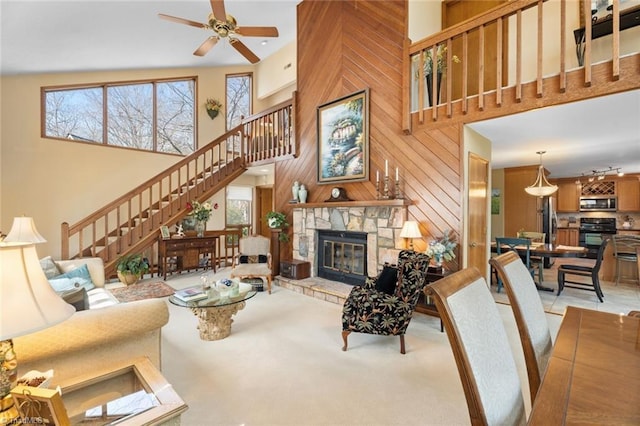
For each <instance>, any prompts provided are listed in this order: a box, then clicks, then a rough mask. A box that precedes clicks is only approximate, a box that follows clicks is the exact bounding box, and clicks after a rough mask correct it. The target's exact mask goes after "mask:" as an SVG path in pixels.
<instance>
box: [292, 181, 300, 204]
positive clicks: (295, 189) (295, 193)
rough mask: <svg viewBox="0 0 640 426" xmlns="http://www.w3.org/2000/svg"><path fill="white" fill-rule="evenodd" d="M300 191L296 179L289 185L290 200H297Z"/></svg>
mask: <svg viewBox="0 0 640 426" xmlns="http://www.w3.org/2000/svg"><path fill="white" fill-rule="evenodd" d="M299 191H300V184H299V183H298V181H295V182H293V186H292V187H291V194H292V195H293V198H292V199H291V201H298V192H299Z"/></svg>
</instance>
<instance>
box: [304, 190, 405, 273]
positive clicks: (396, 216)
mask: <svg viewBox="0 0 640 426" xmlns="http://www.w3.org/2000/svg"><path fill="white" fill-rule="evenodd" d="M349 204H353V205H349ZM365 204H366V203H365V202H362V201H357V202H353V203H340V205H336V206H331V205H330V203H322V204H320V205H318V204H307V205H304V207H303V206H301V207H296V208H294V209H293V241H292V243H293V258H294V259H300V260H306V261H308V262H310V263H311V265H312V266H311V276H312V277H316V276H317V271H318V265H317V256H316V250H317V230H320V229H326V230H332V231H357V232H365V233H366V234H367V273H368V275H370V276H374V275H376V274H377V272H378V271H379V270H381V269H382V265H383V264H384V263H385V262H389V263H394V262H395V261H396V260H397V259H398V253H399V251H400V249H401V247H403V244H404V241H403V239H402V238H400V237H399V235H400V231H401V230H402V225H403V224H404V221H405V220H406V218H407V203H406V202H404V201H402V200H395V201H390V202H389V201H386V202H385V201H382V202H376V201H372V202H370V204H371V205H365Z"/></svg>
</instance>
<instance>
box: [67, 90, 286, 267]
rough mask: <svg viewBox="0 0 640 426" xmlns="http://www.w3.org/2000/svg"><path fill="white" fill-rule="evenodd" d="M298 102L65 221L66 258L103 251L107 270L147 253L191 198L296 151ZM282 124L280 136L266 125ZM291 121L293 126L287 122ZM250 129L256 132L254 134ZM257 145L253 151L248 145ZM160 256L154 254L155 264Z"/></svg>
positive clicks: (256, 119)
mask: <svg viewBox="0 0 640 426" xmlns="http://www.w3.org/2000/svg"><path fill="white" fill-rule="evenodd" d="M292 111H293V101H286V102H283V103H281V104H279V105H276V106H275V107H273V108H270V109H269V110H267V111H265V112H263V113H260V114H256V115H254V116H251V117H249V118H247V119H244V120H243V121H242V123H241V124H240V125H238V126H236V127H235V128H233V129H231V130H229V131H228V132H226V133H225V134H223V135H222V136H220V137H219V138H217V139H215V140H214V141H212V142H210V143H209V144H207V145H205V146H204V147H202V148H200V149H198V150H197V151H195V152H194V153H193V154H191V155H189V156H188V157H185V158H184V159H182V160H180V161H178V162H177V163H176V164H174V165H172V166H171V167H169V168H167V169H166V170H165V171H163V172H161V173H159V174H157V175H156V176H154V177H152V178H151V179H149V180H148V181H146V182H144V183H142V184H140V185H138V186H137V187H136V188H134V189H132V190H131V191H129V192H127V193H126V194H124V195H122V196H121V197H119V198H117V199H116V200H114V201H112V202H110V203H109V204H107V205H105V206H104V207H102V208H100V209H99V210H97V211H95V212H94V213H92V214H91V215H89V216H87V217H86V218H84V219H82V220H80V221H79V222H77V223H75V224H73V225H69V224H68V223H66V222H65V223H63V224H62V226H61V229H62V238H61V241H62V249H61V256H62V258H63V259H70V258H76V257H87V256H97V257H101V258H102V259H103V260H104V263H105V274H106V275H107V276H112V275H114V273H115V264H116V262H117V260H118V258H119V257H120V256H122V255H125V254H128V253H132V252H143V251H145V250H147V249H149V248H151V247H153V246H154V244H155V243H156V241H157V239H158V238H159V234H160V227H161V226H163V225H165V226H171V225H173V224H175V223H177V222H178V221H180V220H181V219H182V218H183V217H185V216H186V215H187V213H188V212H187V202H189V201H193V200H198V201H204V200H207V199H209V198H211V196H213V195H214V194H215V193H217V192H218V191H220V190H221V189H223V188H224V187H225V186H227V185H228V184H229V183H231V182H232V181H233V180H234V179H236V178H237V177H239V176H240V175H241V174H242V173H244V171H245V170H246V168H247V167H248V166H249V165H251V163H252V162H255V161H256V159H258V158H259V159H260V160H259V161H266V160H270V161H273V160H274V159H275V156H289V155H295V152H296V147H295V140H294V137H293V134H294V132H293V128H292V125H293V120H292ZM267 119H268V120H270V122H271V123H277V127H276V128H277V129H281V132H280V134H279V136H278V137H277V138H276V135H275V134H274V133H273V132H271V133H269V134H266V132H262V131H261V130H262V129H269V127H267V126H264V125H261V124H260V123H265V122H266V120H267ZM285 126H289V127H286V128H285ZM245 129H251V130H252V132H253V133H252V134H253V135H255V136H254V137H253V138H250V137H249V135H248V134H247V133H245ZM259 138H263V139H265V140H266V139H267V138H268V139H269V140H271V141H281V145H280V142H278V143H276V144H271V145H269V146H267V145H259V149H258V146H257V145H256V144H254V143H253V142H252V140H251V139H259ZM248 146H251V147H252V150H253V151H252V153H251V155H247V147H248ZM155 260H156V259H150V261H151V262H152V264H154V265H155Z"/></svg>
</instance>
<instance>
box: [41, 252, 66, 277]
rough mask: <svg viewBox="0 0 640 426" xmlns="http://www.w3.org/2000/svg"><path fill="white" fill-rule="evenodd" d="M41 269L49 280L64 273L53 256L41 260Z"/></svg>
mask: <svg viewBox="0 0 640 426" xmlns="http://www.w3.org/2000/svg"><path fill="white" fill-rule="evenodd" d="M40 267H41V268H42V271H43V272H44V275H45V276H46V277H47V278H53V277H55V276H56V275H60V274H61V273H62V271H61V270H60V268H58V265H56V262H54V260H53V258H52V257H51V256H47V257H43V258H42V259H40Z"/></svg>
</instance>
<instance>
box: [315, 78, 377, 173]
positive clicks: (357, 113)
mask: <svg viewBox="0 0 640 426" xmlns="http://www.w3.org/2000/svg"><path fill="white" fill-rule="evenodd" d="M317 126H318V129H317V130H318V179H317V180H318V183H319V184H324V183H336V182H357V181H364V180H368V179H369V89H364V90H360V91H358V92H355V93H352V94H350V95H347V96H344V97H342V98H339V99H336V100H333V101H331V102H327V103H325V104H323V105H320V106H319V107H318V109H317Z"/></svg>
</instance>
